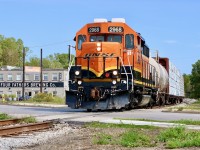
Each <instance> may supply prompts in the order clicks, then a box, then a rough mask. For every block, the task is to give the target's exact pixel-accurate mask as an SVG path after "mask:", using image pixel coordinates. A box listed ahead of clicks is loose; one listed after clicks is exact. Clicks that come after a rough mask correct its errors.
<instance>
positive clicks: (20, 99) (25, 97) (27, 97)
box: [19, 95, 31, 101]
mask: <svg viewBox="0 0 200 150" xmlns="http://www.w3.org/2000/svg"><path fill="white" fill-rule="evenodd" d="M30 98H31V97H30V96H28V95H24V100H28V99H30ZM22 100H23V97H22V96H21V97H19V101H22Z"/></svg>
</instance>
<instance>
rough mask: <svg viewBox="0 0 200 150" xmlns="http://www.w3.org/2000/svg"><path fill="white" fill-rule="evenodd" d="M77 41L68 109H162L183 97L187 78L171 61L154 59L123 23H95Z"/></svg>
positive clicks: (77, 34) (80, 34) (116, 20)
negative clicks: (183, 76)
mask: <svg viewBox="0 0 200 150" xmlns="http://www.w3.org/2000/svg"><path fill="white" fill-rule="evenodd" d="M74 40H75V41H76V57H75V65H73V66H70V67H69V90H68V91H66V104H67V105H68V106H69V107H71V108H83V109H87V110H88V111H91V110H105V109H122V108H125V109H130V108H136V107H138V106H150V107H151V106H153V105H163V104H167V103H174V102H177V101H181V100H182V98H183V97H184V92H183V91H184V89H183V78H182V75H181V74H180V72H179V71H178V69H176V67H175V66H174V65H173V64H172V63H171V62H170V61H169V59H167V58H159V57H156V58H151V57H150V50H149V47H148V46H147V44H146V42H145V40H144V38H143V37H142V36H141V35H140V33H137V32H136V31H135V30H133V29H132V28H131V27H129V26H128V25H127V24H126V23H125V19H123V18H113V19H112V20H111V21H107V20H106V19H94V22H93V23H89V24H86V25H85V26H84V27H82V28H81V29H80V30H79V31H78V32H77V33H76V37H75V38H74Z"/></svg>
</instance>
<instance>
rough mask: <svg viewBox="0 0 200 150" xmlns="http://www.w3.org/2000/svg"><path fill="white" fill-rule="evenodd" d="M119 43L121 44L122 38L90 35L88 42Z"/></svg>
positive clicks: (119, 36) (118, 36)
mask: <svg viewBox="0 0 200 150" xmlns="http://www.w3.org/2000/svg"><path fill="white" fill-rule="evenodd" d="M97 41H100V42H103V41H107V42H119V43H122V36H121V35H108V36H106V35H92V36H90V42H97Z"/></svg>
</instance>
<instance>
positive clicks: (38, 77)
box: [34, 73, 40, 81]
mask: <svg viewBox="0 0 200 150" xmlns="http://www.w3.org/2000/svg"><path fill="white" fill-rule="evenodd" d="M34 80H35V81H39V80H40V74H39V73H36V74H34Z"/></svg>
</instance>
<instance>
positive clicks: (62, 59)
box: [54, 53, 74, 69]
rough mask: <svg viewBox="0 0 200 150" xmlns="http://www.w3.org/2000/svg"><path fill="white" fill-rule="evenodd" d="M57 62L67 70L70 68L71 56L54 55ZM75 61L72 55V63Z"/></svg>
mask: <svg viewBox="0 0 200 150" xmlns="http://www.w3.org/2000/svg"><path fill="white" fill-rule="evenodd" d="M54 56H55V58H56V60H57V61H59V62H60V63H61V64H62V66H63V68H65V69H67V68H68V66H69V54H59V53H56V54H54ZM73 59H74V55H71V61H72V60H73Z"/></svg>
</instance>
